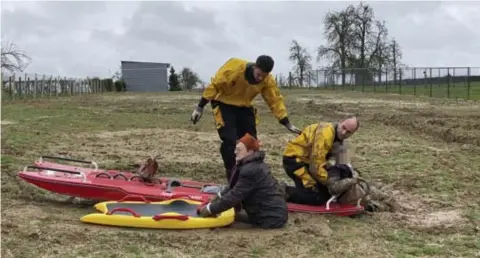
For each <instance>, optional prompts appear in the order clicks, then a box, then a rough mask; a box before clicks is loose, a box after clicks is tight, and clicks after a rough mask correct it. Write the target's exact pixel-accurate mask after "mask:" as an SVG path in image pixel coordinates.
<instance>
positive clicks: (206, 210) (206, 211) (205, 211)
mask: <svg viewBox="0 0 480 258" xmlns="http://www.w3.org/2000/svg"><path fill="white" fill-rule="evenodd" d="M197 214H198V216H200V217H208V216H211V215H212V213H211V212H210V203H208V204H207V205H203V206H202V207H200V208H199V209H198V210H197Z"/></svg>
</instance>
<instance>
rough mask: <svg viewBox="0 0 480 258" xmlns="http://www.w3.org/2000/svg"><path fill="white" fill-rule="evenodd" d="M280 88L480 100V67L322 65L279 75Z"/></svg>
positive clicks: (277, 77)
mask: <svg viewBox="0 0 480 258" xmlns="http://www.w3.org/2000/svg"><path fill="white" fill-rule="evenodd" d="M276 79H277V83H278V85H280V87H282V88H287V89H293V88H297V89H298V88H309V89H333V90H343V91H347V90H348V91H362V92H386V93H398V94H412V95H425V96H430V97H446V98H462V99H469V100H480V67H404V68H397V69H387V68H383V69H366V68H356V69H343V70H342V69H331V68H330V69H329V68H322V69H318V70H313V71H310V72H308V73H305V74H304V75H303V76H298V75H295V74H294V73H292V72H290V73H289V74H288V75H283V74H278V75H277V76H276Z"/></svg>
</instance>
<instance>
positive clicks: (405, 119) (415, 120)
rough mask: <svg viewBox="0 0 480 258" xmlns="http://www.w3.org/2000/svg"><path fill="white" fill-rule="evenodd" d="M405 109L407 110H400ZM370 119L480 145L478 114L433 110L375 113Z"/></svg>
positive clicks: (444, 138) (421, 132) (448, 139)
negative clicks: (465, 115) (436, 111)
mask: <svg viewBox="0 0 480 258" xmlns="http://www.w3.org/2000/svg"><path fill="white" fill-rule="evenodd" d="M401 111H407V110H405V109H404V110H401ZM372 121H374V122H376V123H382V124H384V125H388V126H394V127H399V128H402V129H403V130H406V131H408V132H410V133H413V134H423V135H427V136H430V137H433V138H436V139H440V140H442V141H444V142H447V143H462V144H473V145H476V146H480V131H479V130H478V128H480V116H467V117H462V116H453V115H447V114H441V113H434V112H418V111H416V112H408V111H407V112H406V113H403V114H402V113H390V114H385V113H375V114H373V116H372Z"/></svg>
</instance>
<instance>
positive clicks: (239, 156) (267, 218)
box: [199, 133, 288, 228]
mask: <svg viewBox="0 0 480 258" xmlns="http://www.w3.org/2000/svg"><path fill="white" fill-rule="evenodd" d="M235 155H236V158H235V159H236V168H235V170H234V171H233V174H232V177H231V180H230V185H229V186H227V187H225V188H224V189H223V190H222V191H221V192H220V193H219V194H218V196H217V197H216V198H215V199H213V200H212V201H211V202H210V203H208V204H206V205H204V206H203V207H201V208H200V209H199V215H200V216H201V217H208V216H212V215H216V214H220V213H222V212H224V211H226V210H229V209H231V208H232V207H235V211H236V220H237V221H242V222H246V223H248V224H252V225H253V226H254V227H259V228H281V227H284V225H285V224H286V223H287V221H288V210H287V203H286V201H285V198H284V193H282V192H281V191H280V189H281V188H280V187H279V184H278V182H277V180H276V179H275V178H274V177H273V175H272V174H271V172H270V168H269V166H268V165H267V164H266V163H265V161H264V159H265V152H263V151H260V145H259V141H258V140H257V139H255V138H254V137H252V136H251V135H250V134H248V133H247V134H245V135H244V136H243V137H242V138H240V140H238V142H237V144H236V147H235ZM239 206H242V207H243V209H244V210H245V212H246V214H242V213H240V209H239ZM245 215H246V216H245Z"/></svg>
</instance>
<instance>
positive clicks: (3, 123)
mask: <svg viewBox="0 0 480 258" xmlns="http://www.w3.org/2000/svg"><path fill="white" fill-rule="evenodd" d="M14 124H17V122H15V121H10V120H2V121H1V125H14Z"/></svg>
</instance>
